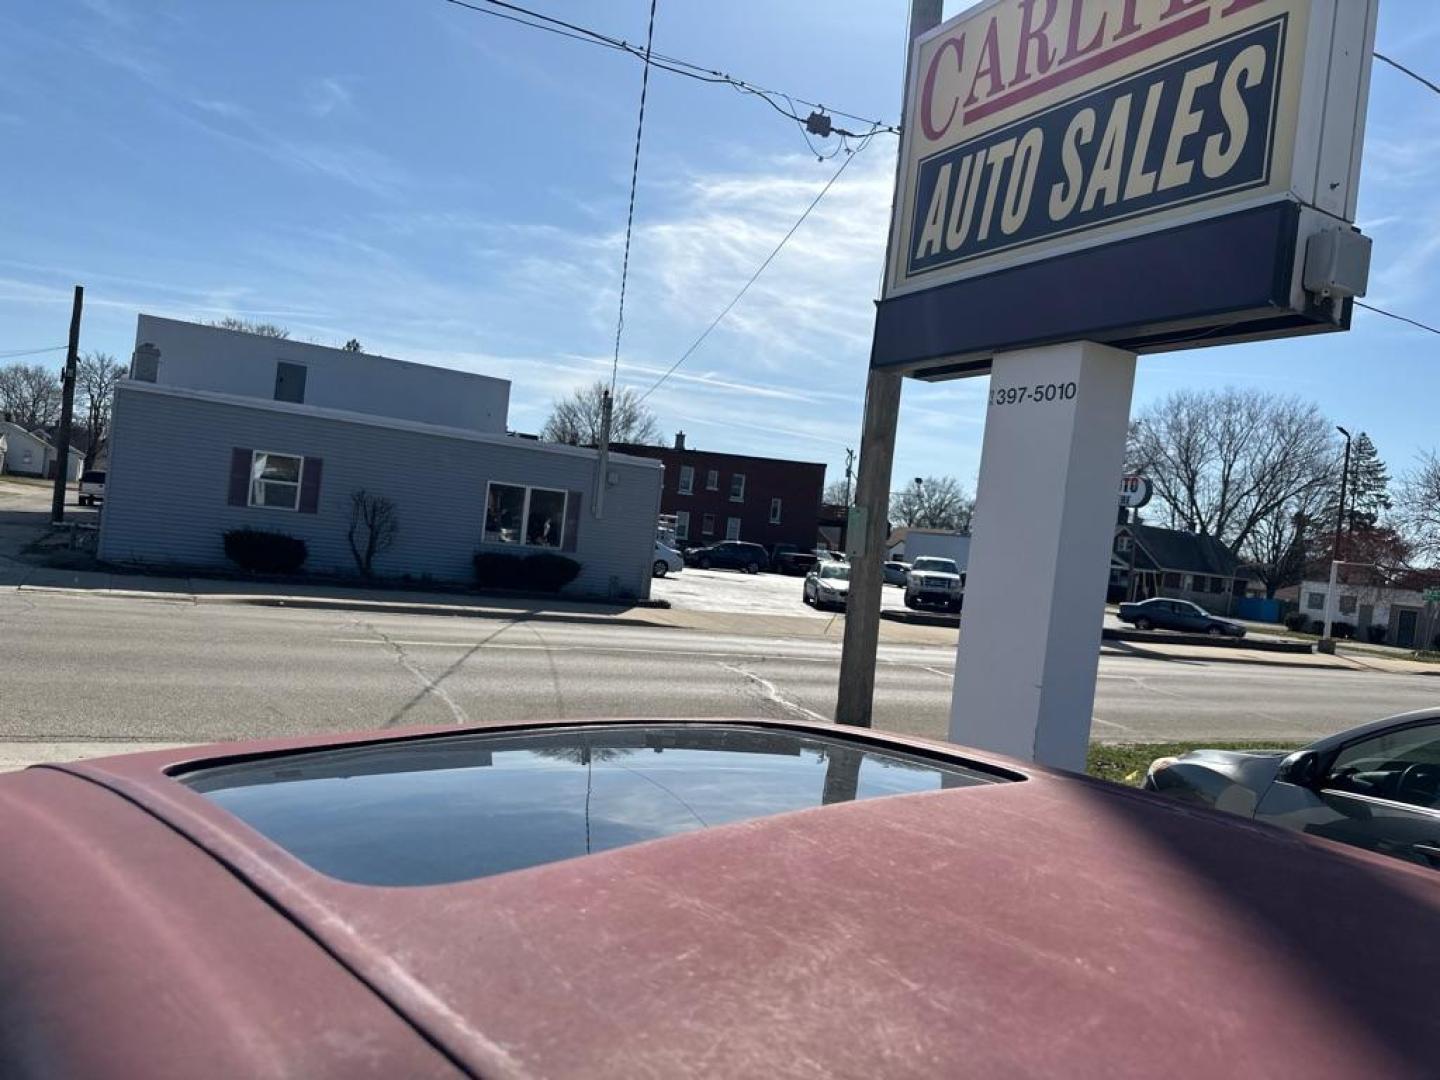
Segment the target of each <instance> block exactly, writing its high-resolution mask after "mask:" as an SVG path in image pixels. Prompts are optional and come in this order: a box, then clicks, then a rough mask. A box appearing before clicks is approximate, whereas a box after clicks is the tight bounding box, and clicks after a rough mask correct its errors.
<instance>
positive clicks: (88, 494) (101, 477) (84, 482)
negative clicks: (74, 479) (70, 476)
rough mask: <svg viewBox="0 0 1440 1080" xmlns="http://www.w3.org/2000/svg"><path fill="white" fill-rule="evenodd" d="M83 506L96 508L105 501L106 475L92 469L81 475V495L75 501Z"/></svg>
mask: <svg viewBox="0 0 1440 1080" xmlns="http://www.w3.org/2000/svg"><path fill="white" fill-rule="evenodd" d="M75 501H76V502H77V503H79V504H80V505H81V506H94V505H95V504H96V503H97V502H104V501H105V473H104V472H102V471H101V470H99V469H91V470H90V471H89V472H83V473H81V474H80V494H79V497H78V498H77V499H76V500H75Z"/></svg>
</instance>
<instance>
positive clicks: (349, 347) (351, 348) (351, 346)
mask: <svg viewBox="0 0 1440 1080" xmlns="http://www.w3.org/2000/svg"><path fill="white" fill-rule="evenodd" d="M342 348H344V350H345V351H346V352H364V351H365V349H364V347H363V346H361V344H360V339H359V338H353V337H352V338H351V339H350V340H349V341H347V342H345V344H344V345H343V346H342Z"/></svg>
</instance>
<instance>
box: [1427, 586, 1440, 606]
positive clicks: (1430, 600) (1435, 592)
mask: <svg viewBox="0 0 1440 1080" xmlns="http://www.w3.org/2000/svg"><path fill="white" fill-rule="evenodd" d="M1425 603H1427V604H1440V589H1426V590H1425Z"/></svg>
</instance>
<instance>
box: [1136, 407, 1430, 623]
mask: <svg viewBox="0 0 1440 1080" xmlns="http://www.w3.org/2000/svg"><path fill="white" fill-rule="evenodd" d="M1343 462H1344V440H1343V438H1342V437H1341V436H1340V434H1339V433H1338V431H1337V430H1336V427H1335V424H1334V422H1333V421H1332V420H1331V419H1330V418H1328V417H1326V416H1325V415H1324V414H1323V413H1322V412H1321V411H1320V408H1319V407H1318V406H1317V405H1315V404H1314V403H1312V402H1306V401H1303V400H1301V399H1300V398H1297V397H1294V396H1290V395H1282V394H1272V393H1265V392H1263V391H1259V390H1238V389H1233V388H1227V389H1224V390H1211V391H1195V390H1183V391H1178V392H1176V393H1174V394H1171V395H1170V396H1169V397H1166V398H1164V399H1162V400H1160V401H1158V402H1155V403H1154V404H1152V405H1150V406H1148V407H1147V408H1145V409H1143V410H1141V411H1140V412H1139V413H1138V414H1137V415H1136V417H1135V419H1134V420H1133V421H1132V423H1131V425H1130V433H1129V441H1128V447H1127V469H1128V471H1130V472H1133V473H1138V474H1140V475H1144V476H1147V477H1149V478H1150V481H1151V483H1152V484H1153V485H1154V491H1155V494H1154V501H1153V502H1152V503H1151V505H1150V506H1149V507H1148V508H1147V509H1146V510H1144V511H1143V512H1142V513H1143V515H1144V517H1145V519H1147V520H1148V521H1149V522H1151V523H1154V524H1158V525H1163V526H1166V527H1169V528H1177V529H1186V530H1189V531H1193V532H1198V533H1203V534H1206V535H1210V536H1214V537H1216V538H1217V539H1219V540H1221V541H1223V542H1224V543H1225V544H1226V545H1228V546H1229V547H1230V548H1231V549H1232V550H1234V551H1235V552H1236V553H1237V554H1238V555H1239V556H1240V558H1241V560H1242V562H1243V563H1244V564H1245V565H1246V566H1248V567H1249V568H1250V569H1251V570H1252V572H1253V573H1254V574H1255V576H1256V577H1257V578H1258V580H1259V581H1260V582H1261V583H1262V584H1263V585H1264V587H1265V592H1266V595H1267V596H1272V597H1273V596H1274V595H1275V593H1276V591H1277V590H1279V589H1282V588H1286V587H1287V586H1290V585H1296V584H1298V583H1299V582H1300V581H1302V580H1303V579H1305V578H1306V577H1315V576H1325V575H1327V574H1328V573H1329V563H1330V561H1331V560H1332V559H1333V558H1335V551H1334V548H1335V536H1336V527H1337V525H1338V526H1339V530H1340V537H1341V539H1340V543H1341V551H1340V556H1341V557H1342V558H1343V559H1345V560H1346V561H1347V562H1357V563H1366V564H1370V565H1371V566H1372V567H1374V568H1376V569H1377V570H1378V571H1379V572H1380V573H1381V575H1382V576H1394V575H1397V574H1399V573H1401V572H1403V571H1405V570H1408V569H1413V568H1415V567H1416V566H1417V564H1433V563H1435V562H1436V561H1437V560H1440V456H1437V455H1436V453H1435V452H1433V451H1432V452H1431V453H1429V454H1426V455H1424V456H1423V457H1422V458H1421V459H1420V461H1419V462H1417V464H1416V466H1415V467H1414V469H1412V470H1411V471H1410V472H1409V473H1407V474H1406V475H1404V476H1403V477H1401V478H1400V480H1399V481H1398V482H1396V483H1395V484H1394V491H1393V492H1392V480H1391V476H1390V472H1389V469H1388V468H1387V467H1386V465H1385V462H1384V461H1383V460H1381V458H1380V454H1379V451H1378V449H1377V448H1376V446H1375V442H1374V440H1373V439H1371V437H1370V436H1369V435H1368V434H1367V433H1366V432H1364V431H1360V432H1357V433H1356V434H1355V435H1354V437H1353V440H1352V442H1351V447H1350V465H1349V469H1348V472H1347V473H1346V484H1345V502H1344V505H1343V506H1342V505H1341V503H1340V479H1341V471H1342V467H1343Z"/></svg>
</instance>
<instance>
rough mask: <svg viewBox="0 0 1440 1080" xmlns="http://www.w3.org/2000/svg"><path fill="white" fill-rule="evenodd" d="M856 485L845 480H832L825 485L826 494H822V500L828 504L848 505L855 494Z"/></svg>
mask: <svg viewBox="0 0 1440 1080" xmlns="http://www.w3.org/2000/svg"><path fill="white" fill-rule="evenodd" d="M854 494H855V491H854V485H853V484H849V485H847V484H846V483H845V481H844V480H831V481H830V483H828V484H826V485H825V494H824V495H822V496H820V501H821V502H823V503H824V504H825V505H826V506H847V505H849V503H850V499H851V498H852V497H853V496H854Z"/></svg>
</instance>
